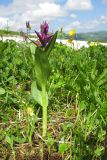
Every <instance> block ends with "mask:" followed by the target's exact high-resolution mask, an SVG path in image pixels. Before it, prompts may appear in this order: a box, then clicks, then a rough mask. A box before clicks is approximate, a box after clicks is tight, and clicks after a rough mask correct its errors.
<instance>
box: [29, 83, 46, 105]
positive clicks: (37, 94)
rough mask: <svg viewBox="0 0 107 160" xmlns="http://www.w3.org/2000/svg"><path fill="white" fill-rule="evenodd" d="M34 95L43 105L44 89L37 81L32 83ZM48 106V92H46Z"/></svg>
mask: <svg viewBox="0 0 107 160" xmlns="http://www.w3.org/2000/svg"><path fill="white" fill-rule="evenodd" d="M31 92H32V96H33V98H34V99H35V101H36V102H37V103H39V104H40V105H41V106H42V107H43V103H42V91H41V90H39V88H38V87H37V83H36V81H33V82H32V85H31ZM46 106H48V94H47V93H46Z"/></svg>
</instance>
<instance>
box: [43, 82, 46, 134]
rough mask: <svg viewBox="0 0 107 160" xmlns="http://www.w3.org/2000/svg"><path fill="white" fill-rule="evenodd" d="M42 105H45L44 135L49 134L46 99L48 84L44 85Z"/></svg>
mask: <svg viewBox="0 0 107 160" xmlns="http://www.w3.org/2000/svg"><path fill="white" fill-rule="evenodd" d="M42 107H43V137H46V134H47V100H46V86H45V85H43V86H42Z"/></svg>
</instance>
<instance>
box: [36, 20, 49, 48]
mask: <svg viewBox="0 0 107 160" xmlns="http://www.w3.org/2000/svg"><path fill="white" fill-rule="evenodd" d="M40 30H41V32H40V33H39V32H37V31H35V33H36V34H37V36H38V38H39V42H40V43H39V46H42V47H46V46H47V45H48V43H49V42H50V41H51V38H52V34H49V33H48V30H49V25H48V24H47V23H46V21H45V22H43V24H41V25H40ZM35 44H36V45H38V41H37V42H35Z"/></svg>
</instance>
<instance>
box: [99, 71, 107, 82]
mask: <svg viewBox="0 0 107 160" xmlns="http://www.w3.org/2000/svg"><path fill="white" fill-rule="evenodd" d="M105 76H107V68H105V69H104V70H103V72H102V73H101V74H100V75H99V77H98V79H97V82H98V83H99V81H101V80H102V79H103V78H104V77H105Z"/></svg>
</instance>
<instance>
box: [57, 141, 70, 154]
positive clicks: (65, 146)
mask: <svg viewBox="0 0 107 160" xmlns="http://www.w3.org/2000/svg"><path fill="white" fill-rule="evenodd" d="M67 150H68V144H66V143H62V144H60V145H59V153H61V154H64V152H65V151H67Z"/></svg>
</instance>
